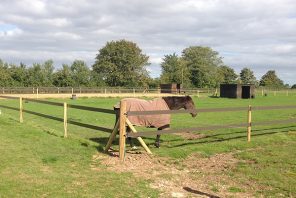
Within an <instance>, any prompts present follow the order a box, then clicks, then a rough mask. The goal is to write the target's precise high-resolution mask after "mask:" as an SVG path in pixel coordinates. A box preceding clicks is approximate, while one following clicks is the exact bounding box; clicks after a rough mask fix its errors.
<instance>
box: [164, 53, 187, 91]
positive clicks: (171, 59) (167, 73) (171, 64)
mask: <svg viewBox="0 0 296 198" xmlns="http://www.w3.org/2000/svg"><path fill="white" fill-rule="evenodd" d="M161 68H162V73H161V76H160V80H161V82H162V83H180V84H183V87H184V86H185V87H188V86H189V85H190V73H189V70H188V67H187V66H186V62H185V61H184V60H183V59H181V58H180V57H178V56H177V55H176V54H175V53H174V54H171V55H165V56H164V58H163V62H162V63H161Z"/></svg>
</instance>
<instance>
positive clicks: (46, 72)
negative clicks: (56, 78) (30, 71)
mask: <svg viewBox="0 0 296 198" xmlns="http://www.w3.org/2000/svg"><path fill="white" fill-rule="evenodd" d="M53 70H54V66H53V60H47V61H45V62H44V63H43V64H42V65H41V74H42V78H41V79H42V82H41V85H42V86H46V87H50V86H52V85H53V79H52V77H53Z"/></svg>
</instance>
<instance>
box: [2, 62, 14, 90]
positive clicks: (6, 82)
mask: <svg viewBox="0 0 296 198" xmlns="http://www.w3.org/2000/svg"><path fill="white" fill-rule="evenodd" d="M11 84H12V78H11V76H10V72H9V69H8V64H7V63H4V62H3V61H2V60H1V59H0V86H1V87H7V86H11Z"/></svg>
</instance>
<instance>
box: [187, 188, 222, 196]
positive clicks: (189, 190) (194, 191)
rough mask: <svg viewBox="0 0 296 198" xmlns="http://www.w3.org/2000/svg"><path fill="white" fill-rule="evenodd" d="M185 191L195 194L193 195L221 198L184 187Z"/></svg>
mask: <svg viewBox="0 0 296 198" xmlns="http://www.w3.org/2000/svg"><path fill="white" fill-rule="evenodd" d="M183 189H184V190H186V191H187V192H190V193H193V194H196V195H202V196H207V197H209V198H220V197H219V196H216V195H211V194H209V193H205V192H201V191H199V190H194V189H192V188H189V187H183Z"/></svg>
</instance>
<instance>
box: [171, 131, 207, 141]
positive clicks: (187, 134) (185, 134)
mask: <svg viewBox="0 0 296 198" xmlns="http://www.w3.org/2000/svg"><path fill="white" fill-rule="evenodd" d="M174 134H175V135H178V136H181V137H182V138H184V139H186V140H196V139H202V138H205V137H207V136H206V135H205V134H200V133H191V132H183V133H174Z"/></svg>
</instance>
